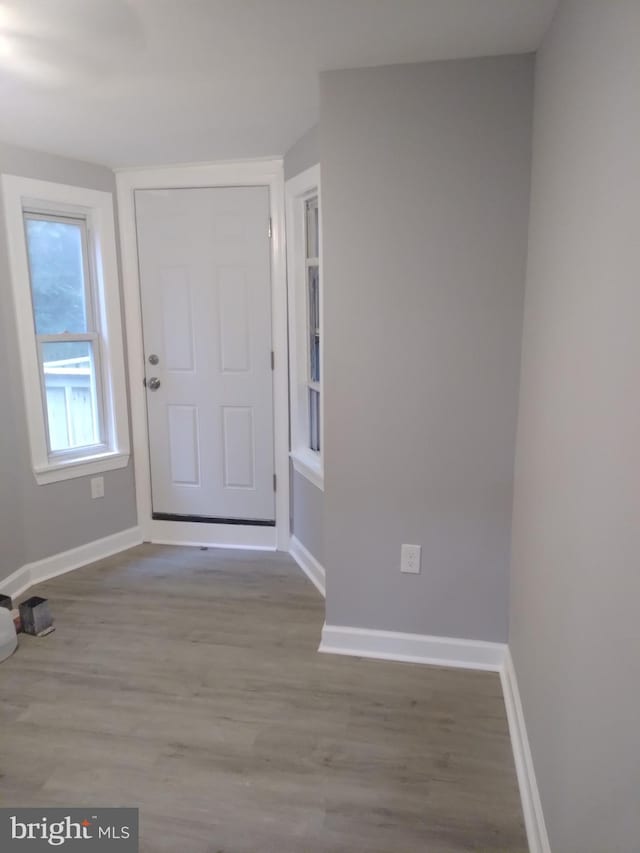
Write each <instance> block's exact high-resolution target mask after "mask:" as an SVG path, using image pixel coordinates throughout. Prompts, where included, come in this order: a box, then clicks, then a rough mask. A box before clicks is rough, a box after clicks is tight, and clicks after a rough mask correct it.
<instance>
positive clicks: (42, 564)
mask: <svg viewBox="0 0 640 853" xmlns="http://www.w3.org/2000/svg"><path fill="white" fill-rule="evenodd" d="M141 542H142V531H141V529H140V528H139V527H130V528H128V529H127V530H121V531H120V532H119V533H114V534H113V535H111V536H105V537H104V538H103V539H96V540H95V541H94V542H88V543H87V544H86V545H80V546H79V547H78V548H72V549H71V550H69V551H62V552H61V553H60V554H54V555H53V556H51V557H45V558H44V559H43V560H37V561H36V562H34V563H27V564H26V565H24V566H22V568H20V569H18V570H17V571H15V572H13V574H11V575H9V577H7V578H4V579H3V580H0V592H1V593H3V594H4V595H10V596H11V597H12V598H17V597H18V596H20V595H22V594H23V593H25V592H26V591H27V590H28V589H29V587H32V586H34V585H35V584H38V583H43V582H44V581H47V580H50V579H51V578H55V577H57V576H58V575H63V574H65V573H66V572H71V571H73V570H74V569H79V568H80V567H81V566H86V565H87V564H88V563H95V561H96V560H102V559H104V558H105V557H111V556H112V555H113V554H117V553H119V552H120V551H126V549H127V548H133V546H134V545H140V543H141Z"/></svg>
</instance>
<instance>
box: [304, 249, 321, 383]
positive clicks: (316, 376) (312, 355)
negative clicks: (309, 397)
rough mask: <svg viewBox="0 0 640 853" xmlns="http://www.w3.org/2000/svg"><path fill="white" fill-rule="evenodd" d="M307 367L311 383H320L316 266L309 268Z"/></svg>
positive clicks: (317, 272) (318, 285) (318, 293)
mask: <svg viewBox="0 0 640 853" xmlns="http://www.w3.org/2000/svg"><path fill="white" fill-rule="evenodd" d="M307 276H308V287H309V295H308V305H309V367H310V378H311V381H312V382H319V381H320V280H319V271H318V267H317V266H309V267H308V269H307Z"/></svg>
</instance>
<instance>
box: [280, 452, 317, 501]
mask: <svg viewBox="0 0 640 853" xmlns="http://www.w3.org/2000/svg"><path fill="white" fill-rule="evenodd" d="M289 456H290V458H291V463H292V465H293V468H294V470H295V471H297V472H298V474H301V475H302V476H303V477H305V478H306V479H307V480H309V482H310V483H313V485H314V486H316V487H317V488H318V489H320V491H321V492H324V471H323V468H322V462H321V460H320V457H319V456H318V455H317V454H316V453H314V452H313V451H312V450H292V451H291V453H290V454H289Z"/></svg>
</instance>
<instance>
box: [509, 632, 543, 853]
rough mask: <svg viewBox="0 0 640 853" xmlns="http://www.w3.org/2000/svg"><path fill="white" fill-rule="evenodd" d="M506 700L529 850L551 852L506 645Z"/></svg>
mask: <svg viewBox="0 0 640 853" xmlns="http://www.w3.org/2000/svg"><path fill="white" fill-rule="evenodd" d="M500 680H501V682H502V692H503V694H504V704H505V707H506V710H507V720H508V721H509V734H510V735H511V747H512V749H513V759H514V761H515V765H516V773H517V774H518V785H519V786H520V799H521V800H522V811H523V812H524V822H525V826H526V828H527V839H528V841H529V851H530V853H551V847H550V846H549V836H548V835H547V827H546V825H545V821H544V814H543V812H542V803H541V801H540V793H539V791H538V783H537V781H536V774H535V770H534V767H533V759H532V757H531V749H530V747H529V738H528V736H527V727H526V724H525V721H524V712H523V710H522V702H521V701H520V691H519V690H518V680H517V678H516V671H515V668H514V666H513V660H512V658H511V652H510V651H509V649H507V653H506V655H505V660H504V666H503V667H502V669H501V671H500Z"/></svg>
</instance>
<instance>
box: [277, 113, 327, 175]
mask: <svg viewBox="0 0 640 853" xmlns="http://www.w3.org/2000/svg"><path fill="white" fill-rule="evenodd" d="M319 162H320V143H319V135H318V125H317V124H316V125H314V126H313V127H311V128H309V130H308V131H307V132H306V133H305V135H304V136H301V137H300V139H298V141H297V142H295V143H294V144H293V145H292V146H291V148H290V149H289V150H288V151H287V153H286V154H285V155H284V179H285V181H288V180H289V178H293V177H294V176H295V175H299V174H300V172H304V171H305V169H309V168H310V167H311V166H315V165H316V163H319Z"/></svg>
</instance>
